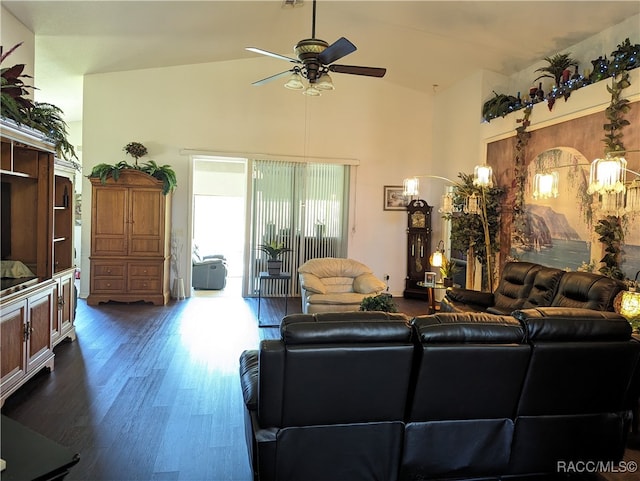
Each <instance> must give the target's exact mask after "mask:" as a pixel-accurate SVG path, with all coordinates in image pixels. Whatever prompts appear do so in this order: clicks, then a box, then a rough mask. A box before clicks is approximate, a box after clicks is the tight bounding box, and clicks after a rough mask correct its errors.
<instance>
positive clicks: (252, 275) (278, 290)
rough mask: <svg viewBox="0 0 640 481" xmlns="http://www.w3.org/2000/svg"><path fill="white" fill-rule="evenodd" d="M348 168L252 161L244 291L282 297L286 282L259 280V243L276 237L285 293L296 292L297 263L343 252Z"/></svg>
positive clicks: (263, 262) (262, 259)
mask: <svg viewBox="0 0 640 481" xmlns="http://www.w3.org/2000/svg"><path fill="white" fill-rule="evenodd" d="M348 177H349V167H348V166H345V165H339V164H320V163H299V162H283V161H274V160H256V161H254V163H253V175H252V179H253V182H252V184H253V185H252V190H253V195H252V214H251V215H252V219H251V221H252V222H251V225H252V233H251V255H250V258H251V262H250V266H249V282H250V289H249V291H250V293H253V294H255V293H257V291H258V289H260V288H262V290H263V292H262V295H265V296H284V295H285V292H286V291H285V289H286V288H287V286H286V283H284V282H280V281H269V280H266V281H263V283H262V286H260V285H259V282H258V275H259V273H260V272H264V271H266V270H267V258H266V255H265V254H264V253H262V252H260V251H259V250H258V246H259V245H260V244H266V243H269V242H272V241H275V242H278V243H280V242H282V243H283V244H284V245H285V246H286V247H288V248H290V249H291V252H287V253H285V254H283V256H282V260H283V265H282V272H286V273H289V274H291V283H290V286H289V287H290V294H291V295H298V294H299V286H298V275H297V271H298V267H299V266H300V265H301V264H303V263H304V262H306V261H307V260H308V259H313V258H316V257H344V256H345V254H346V237H345V232H346V231H347V228H346V225H347V212H348V209H347V204H348V198H349V196H348V186H349V178H348Z"/></svg>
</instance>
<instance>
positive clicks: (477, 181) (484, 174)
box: [473, 165, 493, 188]
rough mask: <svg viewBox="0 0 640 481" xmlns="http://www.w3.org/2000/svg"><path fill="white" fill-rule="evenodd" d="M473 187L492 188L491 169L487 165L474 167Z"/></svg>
mask: <svg viewBox="0 0 640 481" xmlns="http://www.w3.org/2000/svg"><path fill="white" fill-rule="evenodd" d="M473 185H477V186H478V187H488V188H491V187H493V169H492V168H491V167H490V166H488V165H476V166H475V168H474V169H473Z"/></svg>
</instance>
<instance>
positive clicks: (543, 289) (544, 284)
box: [522, 266, 565, 309]
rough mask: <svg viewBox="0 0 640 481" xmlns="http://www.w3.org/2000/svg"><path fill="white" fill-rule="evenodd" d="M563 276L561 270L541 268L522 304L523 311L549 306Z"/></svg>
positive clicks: (563, 272)
mask: <svg viewBox="0 0 640 481" xmlns="http://www.w3.org/2000/svg"><path fill="white" fill-rule="evenodd" d="M564 274H565V271H563V270H562V269H556V268H553V267H544V266H543V267H541V268H540V269H539V270H538V272H537V273H536V277H535V279H534V280H533V286H531V291H529V296H528V297H527V300H526V301H525V302H524V303H523V304H522V308H523V309H530V308H534V307H543V306H550V305H551V302H552V301H553V298H554V297H555V295H556V292H557V290H558V286H559V285H560V280H561V279H562V276H563V275H564Z"/></svg>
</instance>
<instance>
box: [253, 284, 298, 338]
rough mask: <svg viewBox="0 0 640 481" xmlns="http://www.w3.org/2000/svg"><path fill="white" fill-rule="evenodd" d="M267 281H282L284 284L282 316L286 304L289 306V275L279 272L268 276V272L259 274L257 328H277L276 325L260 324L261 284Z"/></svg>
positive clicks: (286, 307)
mask: <svg viewBox="0 0 640 481" xmlns="http://www.w3.org/2000/svg"><path fill="white" fill-rule="evenodd" d="M267 280H274V281H284V282H285V290H284V315H285V316H286V315H287V310H288V304H289V289H290V287H291V274H290V273H288V272H281V273H280V274H269V273H268V272H260V273H259V274H258V326H259V327H279V326H280V323H278V324H268V325H265V324H260V303H261V300H262V283H263V282H264V281H267Z"/></svg>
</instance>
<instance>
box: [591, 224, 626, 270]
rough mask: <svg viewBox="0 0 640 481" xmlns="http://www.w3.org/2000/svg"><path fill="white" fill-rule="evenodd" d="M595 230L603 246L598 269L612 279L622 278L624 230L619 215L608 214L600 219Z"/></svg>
mask: <svg viewBox="0 0 640 481" xmlns="http://www.w3.org/2000/svg"><path fill="white" fill-rule="evenodd" d="M595 231H596V234H598V235H599V236H600V237H599V238H598V240H599V241H600V242H602V243H603V244H604V246H605V249H604V252H605V254H604V257H603V258H602V259H600V262H602V263H603V264H604V265H603V266H602V267H600V269H598V271H599V272H600V273H601V274H603V275H605V276H608V277H611V278H613V279H618V280H622V279H624V277H625V276H624V272H622V269H620V258H621V256H622V249H621V245H622V243H623V242H624V230H623V228H622V224H621V219H620V217H616V216H613V215H609V216H607V217H605V218H604V219H600V220H599V221H598V224H597V225H596V227H595Z"/></svg>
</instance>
